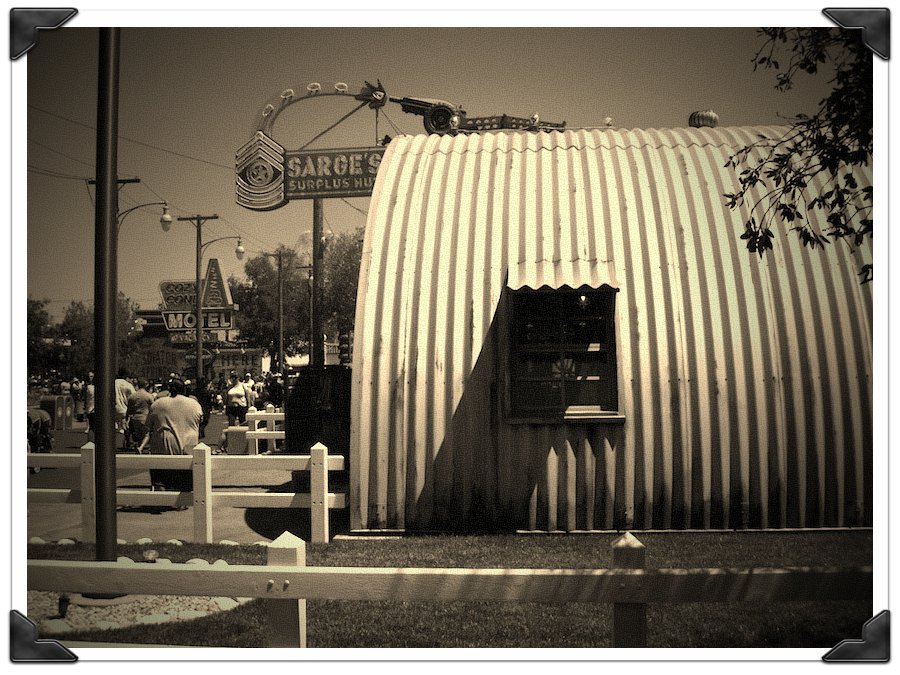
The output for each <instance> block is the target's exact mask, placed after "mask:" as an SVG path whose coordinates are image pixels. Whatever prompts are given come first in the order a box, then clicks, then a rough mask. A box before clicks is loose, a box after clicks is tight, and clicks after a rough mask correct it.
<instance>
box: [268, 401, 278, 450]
mask: <svg viewBox="0 0 900 675" xmlns="http://www.w3.org/2000/svg"><path fill="white" fill-rule="evenodd" d="M266 414H267V415H272V417H269V418H267V419H266V431H275V418H274V415H275V406H274V405H272V404H271V403H267V404H266ZM275 445H276V441H275V439H274V438H268V439H266V452H275V449H276V448H275Z"/></svg>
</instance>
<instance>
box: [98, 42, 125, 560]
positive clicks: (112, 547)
mask: <svg viewBox="0 0 900 675" xmlns="http://www.w3.org/2000/svg"><path fill="white" fill-rule="evenodd" d="M118 133H119V29H118V28H101V29H100V43H99V64H98V74H97V155H96V166H97V202H96V206H95V213H94V223H95V224H94V307H95V309H96V312H95V314H94V364H95V369H96V371H97V382H96V388H97V395H96V411H97V428H96V431H95V436H94V439H95V441H96V462H95V469H94V480H95V484H96V520H95V533H96V540H97V548H96V555H95V557H96V559H97V560H107V561H110V560H115V559H116V428H115V410H116V408H115V397H116V394H115V378H116V346H117V345H116V299H117V298H116V296H117V295H118V281H117V272H118V270H117V264H116V246H117V235H118V217H117V215H118V206H119V205H118V201H119V200H118V190H117V184H118V176H117V174H118V151H119V148H118V142H117V140H118Z"/></svg>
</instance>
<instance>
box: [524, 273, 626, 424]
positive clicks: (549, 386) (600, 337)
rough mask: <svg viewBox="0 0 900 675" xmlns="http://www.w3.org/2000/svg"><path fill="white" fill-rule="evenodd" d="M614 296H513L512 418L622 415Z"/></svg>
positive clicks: (590, 292)
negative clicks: (619, 400)
mask: <svg viewBox="0 0 900 675" xmlns="http://www.w3.org/2000/svg"><path fill="white" fill-rule="evenodd" d="M615 302H616V291H615V289H611V288H608V287H606V288H603V289H585V288H582V289H579V290H536V291H535V290H530V289H524V290H520V291H515V292H513V293H512V295H511V310H512V317H511V318H512V323H511V329H512V330H511V339H512V344H511V353H510V357H511V358H510V366H511V373H510V375H511V377H510V404H511V405H510V410H511V413H512V415H513V416H514V417H521V418H541V417H554V418H558V417H560V416H566V415H584V414H588V415H590V414H598V415H602V414H609V413H614V412H616V411H617V410H618V392H617V386H616V353H615V347H616V341H615V324H614V316H615Z"/></svg>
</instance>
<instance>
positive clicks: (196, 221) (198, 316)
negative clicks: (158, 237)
mask: <svg viewBox="0 0 900 675" xmlns="http://www.w3.org/2000/svg"><path fill="white" fill-rule="evenodd" d="M218 218H219V216H218V215H215V214H213V215H211V216H201V215H199V214H198V215H196V216H179V217H178V220H179V221H186V222H189V223H192V224H193V225H194V228H195V229H196V230H197V247H196V267H195V269H194V272H195V275H194V279H195V285H194V294H195V297H194V319H195V326H194V335H195V337H196V341H197V344H196V345H195V351H194V354H195V355H196V358H197V383H198V384H199V382H200V380H201V379H203V298H202V297H201V293H200V267H201V263H202V261H203V250H204V249H205V248H206V247H207V246H209V245H211V244H215V243H216V242H218V241H225V240H226V239H237V242H238V244H237V248H235V249H234V255H235V257H237V259H238V260H243V259H244V247H243V246H242V245H241V238H240V237H237V236H235V237H217V238H216V239H211V240H210V241H207V242H204V241H203V223H205V222H206V221H207V220H218ZM159 222H160V225H162V229H163V232H168V231H169V230H170V229H171V228H172V218H171V216H169V218H168V220H165V219H164V218H160V221H159Z"/></svg>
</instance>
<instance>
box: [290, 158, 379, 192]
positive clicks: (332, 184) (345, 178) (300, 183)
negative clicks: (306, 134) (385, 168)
mask: <svg viewBox="0 0 900 675" xmlns="http://www.w3.org/2000/svg"><path fill="white" fill-rule="evenodd" d="M382 156H384V148H347V149H342V150H313V151H295V152H288V153H287V159H286V162H285V164H286V167H287V170H286V172H285V173H286V183H285V197H286V198H287V199H311V198H312V197H367V196H369V195H370V194H372V188H373V186H374V185H375V175H376V174H377V173H378V166H379V165H380V164H381V158H382Z"/></svg>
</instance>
